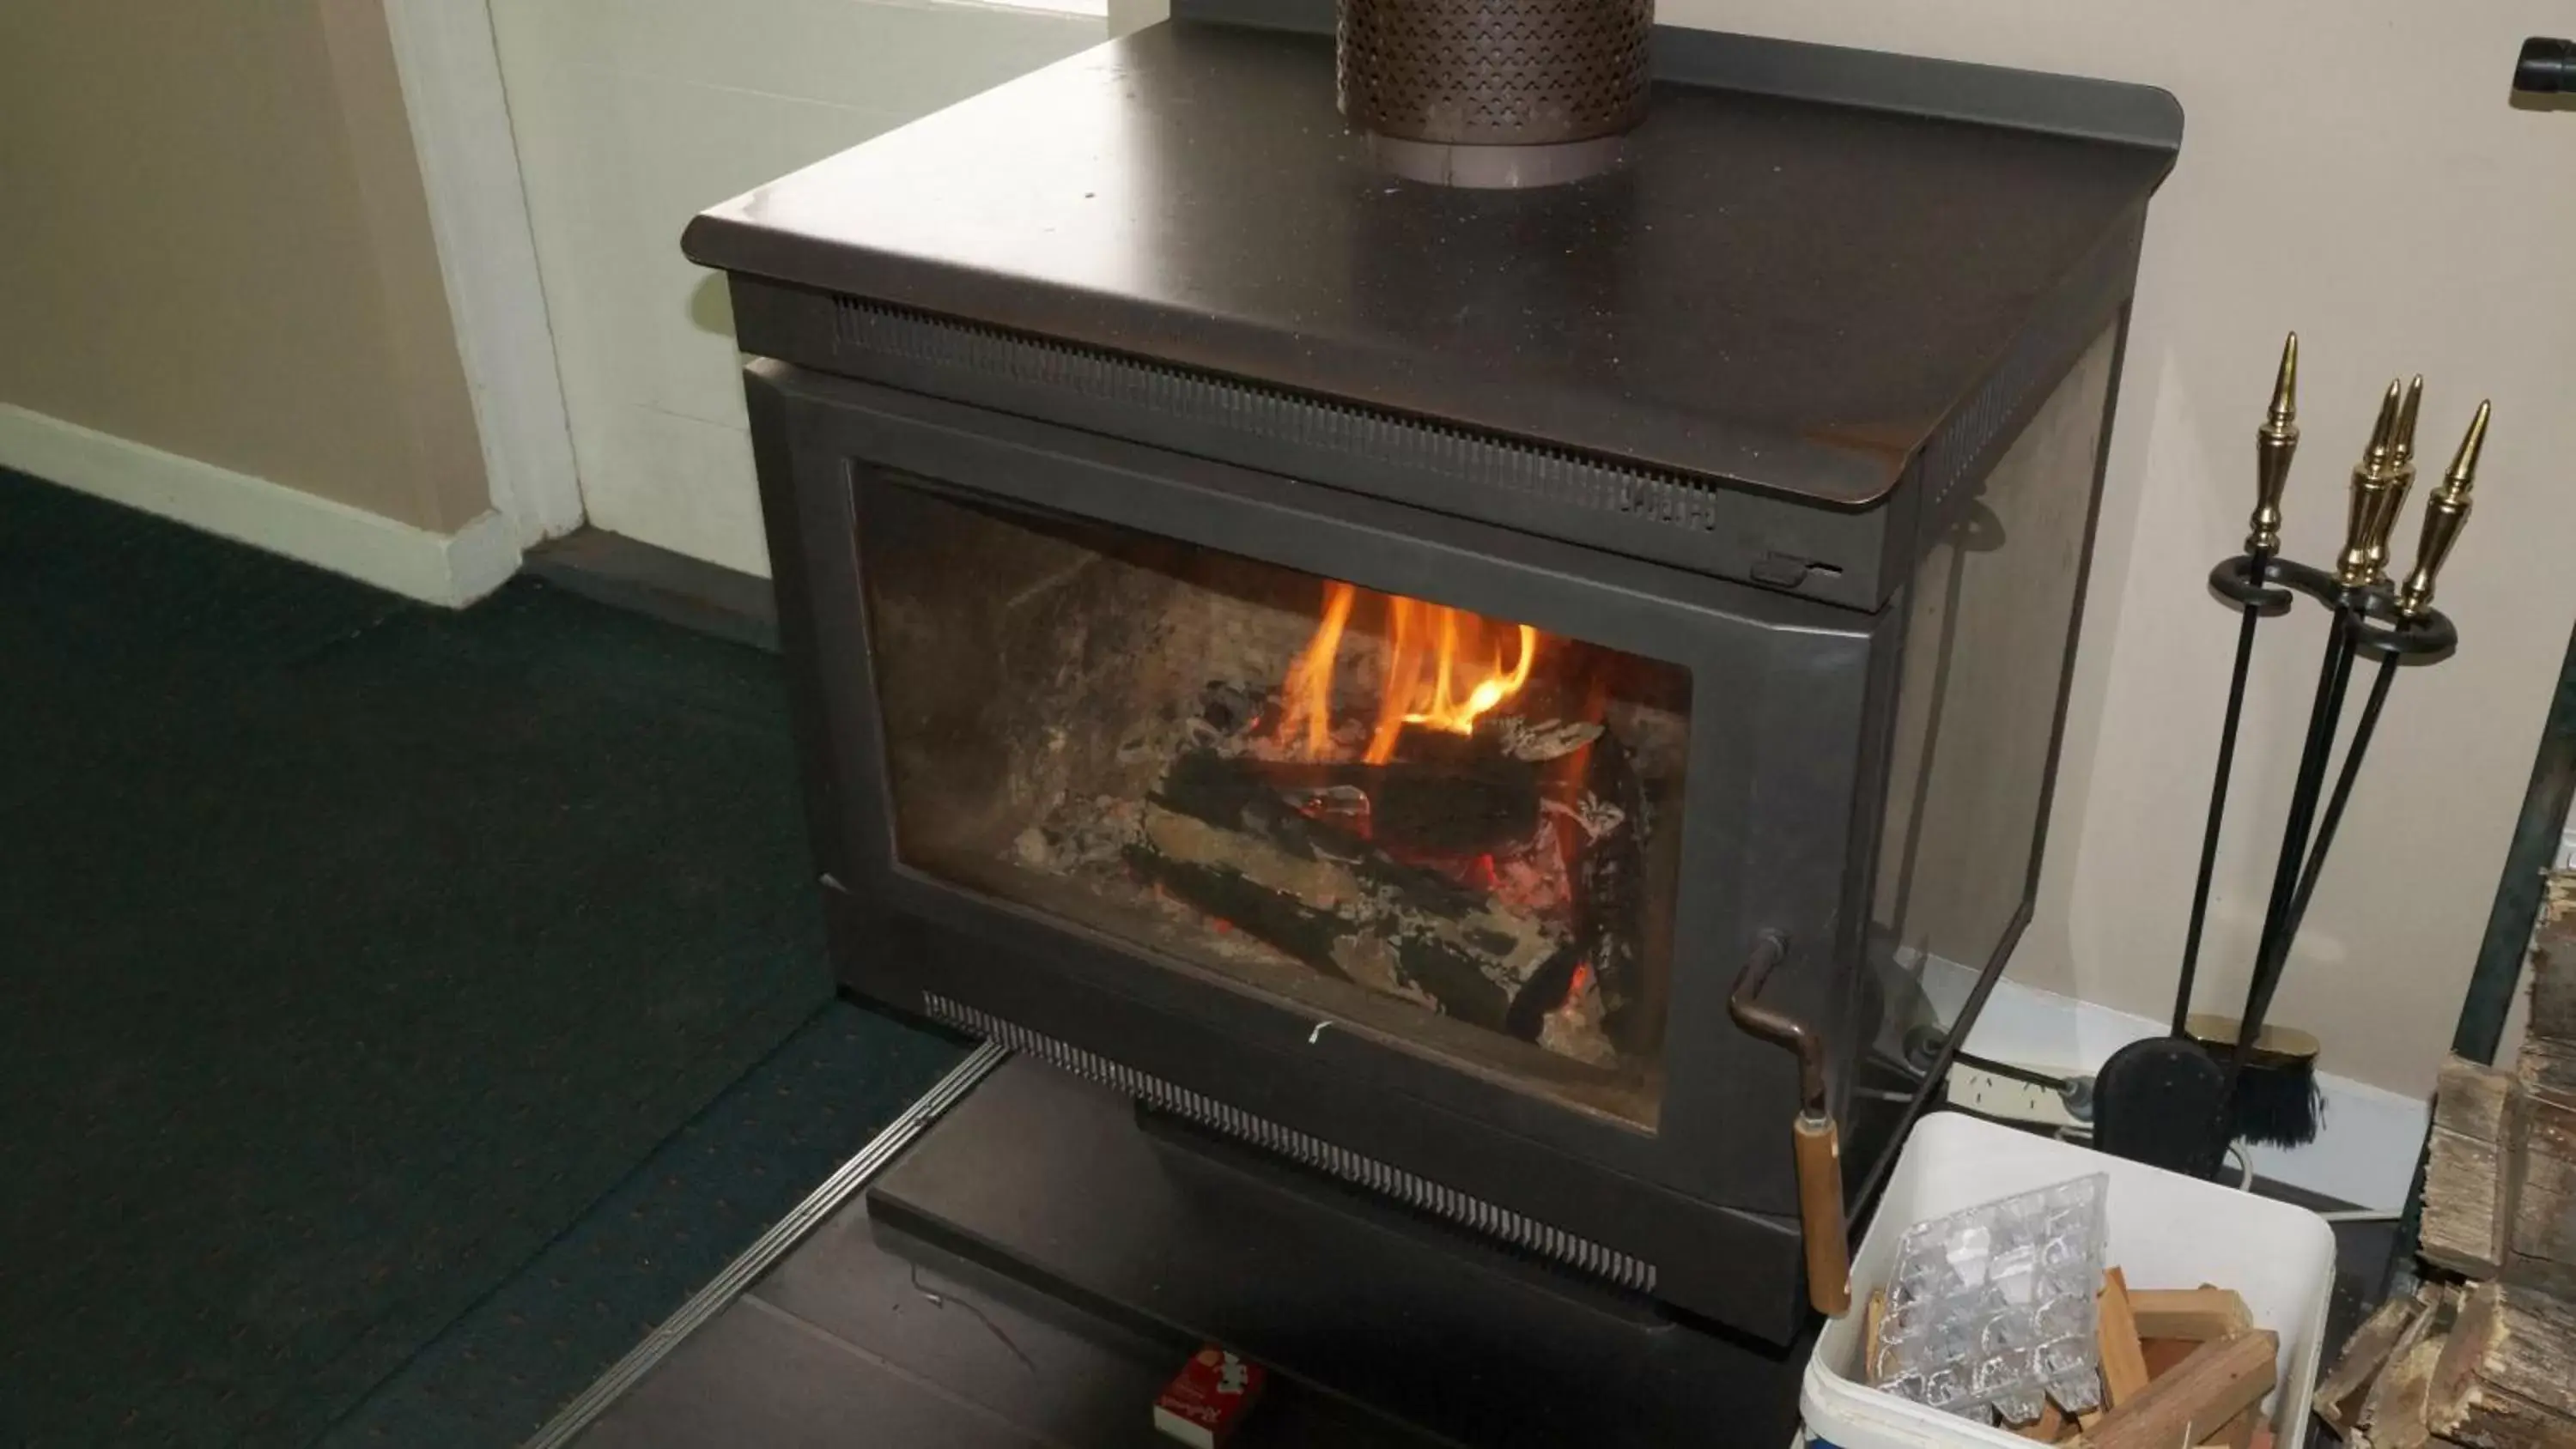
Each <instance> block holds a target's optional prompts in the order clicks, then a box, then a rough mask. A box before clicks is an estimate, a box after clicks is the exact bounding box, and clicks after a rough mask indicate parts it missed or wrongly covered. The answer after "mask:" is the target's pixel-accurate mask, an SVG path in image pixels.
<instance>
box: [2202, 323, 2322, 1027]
mask: <svg viewBox="0 0 2576 1449" xmlns="http://www.w3.org/2000/svg"><path fill="white" fill-rule="evenodd" d="M2298 452H2299V334H2298V333H2296V332H2293V333H2291V334H2290V336H2289V339H2288V340H2287V341H2285V342H2283V343H2282V344H2281V370H2280V372H2279V374H2278V375H2277V376H2276V377H2275V378H2274V379H2273V382H2272V406H2271V407H2270V408H2269V409H2268V410H2267V411H2266V412H2265V413H2264V417H2263V425H2262V426H2261V427H2260V428H2257V429H2256V430H2255V432H2254V516H2253V518H2252V519H2251V520H2249V528H2250V531H2249V532H2248V533H2247V534H2246V535H2245V577H2246V580H2247V582H2248V583H2251V584H2254V585H2257V586H2260V585H2261V583H2262V581H2263V566H2264V565H2265V564H2267V563H2269V562H2271V560H2272V556H2273V555H2275V554H2277V553H2279V552H2280V551H2281V498H2282V495H2283V494H2284V493H2286V492H2287V491H2288V488H2289V482H2290V462H2291V460H2292V459H2293V458H2295V457H2297V456H2298ZM2263 613H2264V609H2263V604H2262V601H2261V600H2260V599H2259V598H2252V597H2249V598H2247V599H2246V600H2245V607H2244V617H2243V618H2242V619H2241V620H2240V621H2239V622H2238V624H2237V626H2236V664H2235V667H2234V668H2233V669H2232V670H2230V671H2229V673H2228V676H2227V714H2226V717H2225V719H2224V721H2223V722H2222V723H2221V724H2220V725H2219V727H2218V767H2217V769H2216V770H2214V771H2213V772H2212V773H2211V776H2210V782H2209V820H2208V823H2207V824H2206V825H2204V826H2203V827H2202V829H2201V833H2200V870H2199V873H2198V875H2197V876H2196V877H2195V878H2194V879H2193V881H2192V887H2191V922H2190V924H2189V925H2188V926H2186V927H2185V928H2184V930H2183V938H2182V976H2181V979H2180V980H2179V981H2178V982H2177V983H2176V984H2175V987H2174V1010H2173V1035H2174V1036H2176V1037H2180V1036H2182V1035H2184V1022H2185V1021H2186V1020H2187V1019H2188V1018H2189V1016H2190V1014H2191V991H2192V982H2193V979H2194V978H2195V977H2197V976H2198V975H2199V973H2200V936H2201V928H2202V927H2203V926H2204V925H2205V924H2207V922H2208V920H2209V886H2210V879H2211V877H2212V876H2213V875H2214V874H2215V873H2216V869H2217V865H2218V835H2219V827H2220V826H2221V825H2223V824H2224V823H2225V821H2226V819H2227V786H2228V780H2229V776H2230V775H2232V774H2233V773H2234V771H2235V767H2236V732H2237V726H2238V725H2239V724H2240V723H2241V722H2242V721H2243V719H2244V715H2245V678H2246V675H2247V674H2248V673H2249V672H2250V671H2251V670H2252V667H2253V664H2254V626H2255V625H2256V624H2258V623H2260V622H2261V621H2262V618H2263Z"/></svg>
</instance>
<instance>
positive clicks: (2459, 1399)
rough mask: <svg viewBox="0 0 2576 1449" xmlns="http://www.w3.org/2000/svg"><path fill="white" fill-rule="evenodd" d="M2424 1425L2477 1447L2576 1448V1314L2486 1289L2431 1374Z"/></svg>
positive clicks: (2530, 1295)
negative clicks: (2572, 1446)
mask: <svg viewBox="0 0 2576 1449" xmlns="http://www.w3.org/2000/svg"><path fill="white" fill-rule="evenodd" d="M2426 1423H2427V1426H2428V1428H2429V1429H2430V1430H2431V1431H2432V1432H2434V1433H2438V1434H2440V1435H2442V1436H2443V1437H2444V1438H2446V1439H2449V1440H2451V1441H2453V1442H2455V1443H2459V1444H2466V1445H2472V1446H2475V1449H2541V1446H2544V1445H2545V1446H2553V1449H2563V1446H2567V1445H2571V1444H2576V1309H2571V1308H2570V1307H2569V1305H2567V1304H2565V1303H2563V1302H2560V1301H2559V1300H2557V1299H2555V1298H2552V1297H2550V1296H2548V1295H2547V1294H2543V1293H2537V1292H2534V1291H2532V1290H2530V1289H2526V1288H2517V1287H2513V1286H2511V1285H2507V1284H2499V1283H2487V1284H2482V1285H2480V1286H2479V1287H2478V1289H2477V1290H2476V1291H2475V1292H2473V1293H2471V1294H2470V1295H2469V1296H2468V1299H2467V1301H2466V1303H2465V1304H2464V1305H2463V1306H2462V1307H2461V1309H2460V1314H2459V1318H2458V1321H2457V1322H2455V1323H2454V1324H2453V1325H2452V1329H2451V1334H2450V1337H2449V1339H2448V1341H2447V1342H2445V1343H2444V1345H2443V1352H2442V1354H2441V1356H2440V1358H2439V1359H2438V1360H2437V1362H2436V1364H2435V1365H2434V1367H2433V1369H2432V1372H2431V1377H2430V1383H2429V1407H2428V1409H2427V1412H2426ZM2373 1442H2374V1443H2376V1442H2378V1436H2377V1435H2376V1434H2374V1435H2373Z"/></svg>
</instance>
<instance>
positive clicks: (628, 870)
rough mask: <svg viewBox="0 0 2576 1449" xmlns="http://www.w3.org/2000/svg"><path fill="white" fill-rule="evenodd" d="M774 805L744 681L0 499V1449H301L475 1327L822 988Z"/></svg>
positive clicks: (105, 513)
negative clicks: (185, 1448) (489, 1305)
mask: <svg viewBox="0 0 2576 1449" xmlns="http://www.w3.org/2000/svg"><path fill="white" fill-rule="evenodd" d="M794 791H795V771H794V764H793V760H792V757H791V751H790V748H789V743H788V738H787V731H786V727H785V722H784V719H783V715H782V706H781V699H780V683H779V680H778V678H777V666H776V661H775V660H774V659H772V658H770V657H768V656H765V655H762V654H759V653H756V652H753V651H751V650H747V649H743V648H739V647H737V646H734V645H730V644H725V643H721V642H717V641H713V640H709V639H705V638H701V637H699V636H696V635H692V634H689V633H685V632H682V631H679V630H675V629H672V628H669V627H667V626H663V625H659V624H655V623H651V622H648V621H645V620H641V619H638V618H633V617H630V616H627V615H624V614H621V613H617V612H615V611H612V610H608V609H604V608H601V607H599V606H596V605H593V604H590V603H587V602H584V601H581V600H578V599H574V598H571V597H569V596H567V595H563V594H560V593H556V592H553V591H550V590H548V589H546V588H544V587H542V586H540V585H536V584H532V583H520V584H514V585H512V586H511V587H509V588H507V589H505V590H503V591H502V592H501V593H500V594H498V595H496V596H494V597H493V598H492V599H489V600H487V601H485V602H484V603H483V604H481V605H479V606H477V607H476V608H474V609H472V610H469V611H466V612H464V613H462V614H450V613H446V612H444V611H439V610H433V609H426V608H420V607H415V606H412V605H409V604H405V603H403V602H401V601H399V600H394V599H390V598H387V597H386V596H383V595H380V594H377V593H374V592H372V591H369V590H367V589H365V588H363V587H360V586H358V585H355V584H350V583H346V582H343V581H341V580H338V579H334V578H331V577H329V576H327V575H323V574H320V573H317V572H314V571H312V570H309V569H305V568H302V567H300V566H298V565H294V564H290V563H286V562H283V561H281V560H277V559H273V558H270V557H267V556H265V555H261V554H257V553H254V552H252V551H250V550H246V549H242V548H239V547H236V546H234V545H230V544H227V543H223V542H220V541H217V540H214V539H210V538H206V537H203V536H201V535H197V534H194V533H190V532H188V531H186V530H183V529H179V528H177V527H175V526H172V525H168V524H164V523H161V522H159V521H157V520H153V519H149V518H146V517H144V516H142V515H139V514H134V513H131V512H127V511H125V510H121V509H117V508H114V507H111V506H108V505H104V504H100V503H97V502H94V501H91V500H88V499H84V498H81V497H78V496H76V495H73V494H70V493H67V492H63V491H61V490H57V489H53V488H50V487H47V486H44V485H41V484H37V483H33V482H30V481H27V480H24V479H21V478H16V477H14V476H11V475H6V474H0V1144H5V1148H6V1153H7V1157H6V1165H5V1168H0V1243H5V1244H6V1248H5V1254H6V1261H5V1268H0V1442H20V1441H24V1442H31V1443H38V1444H73V1445H88V1444H98V1443H109V1442H129V1441H130V1442H182V1443H192V1444H199V1443H202V1444H227V1443H254V1444H301V1443H306V1442H310V1441H311V1440H312V1439H313V1438H314V1437H315V1436H316V1435H318V1434H319V1433H320V1432H321V1431H322V1430H323V1429H325V1428H326V1427H327V1426H329V1425H330V1424H331V1423H332V1422H333V1421H334V1420H336V1419H339V1418H340V1417H341V1416H343V1415H344V1414H346V1413H347V1412H348V1411H349V1410H350V1409H351V1407H352V1406H353V1405H356V1404H357V1403H358V1402H359V1401H360V1400H361V1398H362V1397H363V1396H364V1395H366V1394H367V1392H368V1391H369V1390H370V1388H371V1387H373V1386H375V1385H376V1384H378V1383H379V1381H381V1380H383V1379H385V1378H386V1376H387V1375H388V1374H390V1373H392V1372H393V1371H395V1370H396V1369H397V1368H399V1367H400V1366H402V1365H403V1364H404V1363H405V1361H406V1360H407V1359H409V1358H410V1357H411V1356H412V1355H413V1354H414V1353H415V1352H416V1351H417V1350H419V1349H420V1348H421V1347H422V1346H423V1345H424V1344H426V1343H429V1342H430V1341H431V1340H432V1339H433V1338H434V1337H436V1336H437V1335H438V1334H439V1333H440V1332H441V1331H442V1329H444V1328H446V1327H447V1325H449V1324H450V1322H451V1321H452V1320H454V1319H456V1318H457V1316H458V1315H459V1314H460V1313H462V1312H464V1311H466V1310H467V1309H469V1308H471V1307H472V1306H473V1305H475V1304H477V1303H478V1302H482V1301H485V1300H486V1299H487V1297H489V1296H490V1295H491V1294H493V1292H494V1290H495V1289H496V1288H498V1287H499V1286H500V1285H502V1284H503V1283H505V1282H506V1281H507V1280H509V1279H510V1277H511V1275H512V1274H513V1272H514V1271H515V1270H517V1269H519V1268H520V1267H521V1266H522V1265H523V1264H525V1263H527V1262H528V1261H529V1260H530V1259H531V1257H532V1256H533V1255H535V1254H537V1253H538V1252H539V1250H541V1249H543V1248H545V1247H546V1246H547V1245H548V1244H549V1243H550V1242H552V1241H554V1240H556V1239H557V1237H558V1236H559V1235H560V1234H562V1233H563V1232H564V1230H565V1229H566V1228H567V1227H569V1226H570V1225H572V1224H574V1223H575V1222H576V1221H577V1220H578V1219H580V1217H581V1216H582V1214H583V1212H584V1210H585V1209H586V1208H588V1207H589V1206H590V1205H591V1204H592V1203H593V1202H594V1201H595V1200H597V1199H599V1198H600V1196H601V1195H602V1194H603V1193H604V1192H607V1191H608V1190H609V1189H611V1188H612V1187H613V1186H615V1185H616V1184H618V1183H619V1182H620V1180H621V1179H622V1178H625V1177H626V1176H627V1175H628V1174H629V1173H630V1172H631V1171H632V1170H633V1169H634V1168H635V1167H636V1165H637V1164H638V1163H639V1162H641V1161H643V1160H644V1159H645V1157H646V1156H647V1154H649V1153H651V1152H652V1151H653V1150H654V1149H655V1147H656V1145H657V1144H659V1143H661V1142H662V1141H663V1139H664V1138H666V1137H667V1136H669V1135H670V1134H671V1133H672V1132H673V1131H674V1130H675V1129H676V1128H678V1127H679V1126H680V1125H681V1124H683V1123H685V1122H687V1121H688V1120H689V1119H690V1118H691V1116H692V1115H693V1114H694V1113H696V1112H697V1111H698V1110H699V1109H700V1108H702V1107H704V1106H705V1105H706V1104H707V1103H708V1102H709V1101H711V1100H712V1099H713V1098H715V1096H716V1095H717V1094H718V1092H720V1091H721V1090H723V1089H724V1088H725V1087H726V1086H727V1084H729V1083H732V1082H734V1081H735V1080H736V1079H737V1078H739V1077H741V1076H742V1074H743V1073H744V1071H745V1070H746V1069H747V1068H749V1067H750V1066H752V1064H754V1063H755V1062H758V1061H759V1060H760V1059H761V1058H762V1057H763V1056H764V1054H766V1053H767V1052H769V1051H770V1049H771V1048H773V1047H775V1046H777V1045H778V1044H779V1043H780V1042H781V1041H782V1040H783V1039H785V1038H786V1037H787V1036H788V1034H789V1033H790V1032H791V1031H792V1030H794V1029H795V1028H796V1026H797V1024H798V1023H799V1022H802V1021H804V1020H806V1019H807V1018H808V1017H809V1016H810V1015H811V1014H812V1012H813V1011H814V1010H815V1008H816V1007H817V1006H818V1004H820V1003H821V1002H822V1001H823V1000H824V999H825V998H826V995H827V991H828V974H827V971H826V968H825V966H824V964H823V960H822V953H821V950H820V946H819V942H818V939H817V938H818V935H819V929H818V927H819V923H818V921H817V920H816V919H815V914H814V913H815V907H814V905H813V897H812V889H811V881H810V871H809V868H808V865H807V862H806V859H805V856H804V851H803V844H802V839H801V827H800V820H799V816H798V811H797V805H796V800H795V794H794ZM938 1064H939V1063H937V1062H931V1061H924V1062H922V1063H919V1064H917V1065H916V1066H914V1067H912V1068H911V1069H909V1070H907V1071H905V1072H903V1073H900V1074H899V1075H902V1076H904V1077H905V1078H906V1081H905V1083H904V1084H903V1087H902V1089H901V1090H898V1089H897V1088H896V1086H895V1084H892V1083H889V1084H888V1085H887V1095H888V1096H889V1098H890V1099H891V1100H892V1101H893V1102H895V1103H899V1102H900V1101H901V1100H902V1099H903V1098H904V1097H905V1096H907V1095H908V1094H909V1089H910V1087H912V1086H916V1085H918V1082H916V1081H913V1080H912V1079H913V1078H919V1079H921V1080H927V1077H928V1076H929V1075H931V1074H932V1073H933V1072H935V1069H936V1066H937V1065H938ZM853 1110H858V1108H856V1107H854V1108H853ZM888 1110H890V1109H888ZM789 1200H790V1201H792V1200H793V1197H792V1195H791V1196H790V1197H789ZM631 1326H632V1325H630V1324H626V1323H623V1322H621V1323H620V1324H619V1325H618V1332H619V1333H621V1334H623V1333H625V1332H626V1331H627V1330H628V1329H629V1328H631ZM516 1367H520V1368H523V1369H524V1368H526V1367H527V1366H525V1365H520V1366H516ZM541 1371H542V1370H541ZM576 1387H577V1385H576Z"/></svg>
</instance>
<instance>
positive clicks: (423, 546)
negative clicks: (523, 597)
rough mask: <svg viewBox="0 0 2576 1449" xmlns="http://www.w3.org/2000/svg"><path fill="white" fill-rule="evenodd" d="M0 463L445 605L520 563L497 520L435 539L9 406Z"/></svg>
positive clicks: (0, 426)
mask: <svg viewBox="0 0 2576 1449" xmlns="http://www.w3.org/2000/svg"><path fill="white" fill-rule="evenodd" d="M0 466H6V467H10V468H15V469H17V470H19V471H20V472H23V473H28V474H32V475H34V476H35V477H38V478H42V479H45V480H47V481H49V482H53V483H59V484H61V485H63V486H64V487H66V488H73V489H77V490H79V491H80V492H83V493H89V494H94V495H96V496H97V497H100V498H106V499H110V500H113V501H114V502H117V503H122V504H125V505H126V506H128V507H131V508H140V509H142V510H143V511H145V512H146V513H156V514H159V515H160V516H162V517H163V518H169V519H175V520H177V521H178V522H180V523H184V524H187V525H189V526H190V527H193V528H200V529H204V530H205V531H206V532H208V533H215V534H221V535H222V536H224V537H225V538H229V539H235V540H237V541H239V542H242V543H247V544H250V545H252V546H253V547H256V548H263V549H266V550H268V551H269V552H271V553H280V554H284V555H286V556H287V557H288V558H293V559H301V560H303V561H304V562H306V563H309V564H314V565H317V566H319V567H322V568H326V569H329V570H331V571H332V572H333V573H339V574H346V575H348V576H349V577H351V578H353V579H358V580H361V581H362V582H365V583H370V584H374V585H375V586H376V587H378V588H381V589H389V590H391V591H392V592H394V593H397V594H404V595H408V596H409V597H411V598H415V599H419V600H422V601H424V602H426V603H432V604H445V605H447V606H449V607H451V608H452V607H455V606H458V605H462V604H469V603H472V602H473V601H474V600H476V599H479V598H481V597H482V596H484V595H485V594H488V593H490V592H492V591H493V590H494V589H497V588H499V587H500V586H501V585H502V584H503V583H504V582H506V581H507V580H508V579H509V577H510V575H511V574H513V573H515V572H517V570H518V567H519V541H518V538H517V536H516V534H515V531H514V529H513V527H512V524H511V521H510V520H509V519H507V518H504V517H502V516H501V515H500V514H498V513H485V514H483V515H481V516H479V517H477V518H475V519H474V520H473V521H472V522H470V523H468V524H466V525H465V526H464V527H463V528H460V529H458V530H457V531H456V532H454V533H452V534H441V533H432V532H430V531H429V530H427V529H424V528H414V527H412V526H411V525H409V524H407V523H396V522H394V521H393V520H392V519H390V518H386V517H383V516H381V515H379V514H374V513H369V512H367V511H366V510H365V509H362V508H352V507H350V506H349V505H347V504H345V503H334V502H332V501H331V500H330V499H327V498H321V497H317V496H315V495H313V494H311V493H305V492H302V491H300V490H297V489H294V488H289V487H287V486H286V485H284V484H282V483H272V482H270V481H268V480H267V479H265V478H254V477H251V476H250V475H249V474H247V473H236V472H233V471H232V470H231V469H229V468H221V467H217V466H216V465H214V464H212V463H205V462H200V461H198V460H197V459H195V458H183V457H181V456H179V455H178V454H176V453H165V452H162V451H161V450H160V449H158V448H153V447H147V446H145V445H144V444H141V443H137V442H134V441H131V440H130V439H126V438H119V437H112V436H110V435H108V434H106V433H101V432H94V431H92V430H90V429H88V428H84V427H81V426H79V425H77V424H74V423H67V422H64V421H63V420H62V419H60V418H53V417H47V416H46V415H45V414H43V413H38V412H30V411H28V410H27V409H25V408H22V407H17V406H14V405H12V404H8V403H0Z"/></svg>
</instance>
